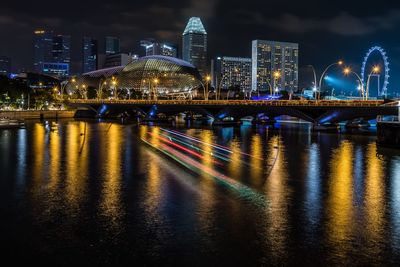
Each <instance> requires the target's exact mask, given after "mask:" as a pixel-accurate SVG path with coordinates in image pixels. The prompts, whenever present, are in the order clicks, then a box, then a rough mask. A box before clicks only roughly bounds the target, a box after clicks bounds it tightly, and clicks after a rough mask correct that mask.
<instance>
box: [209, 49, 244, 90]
mask: <svg viewBox="0 0 400 267" xmlns="http://www.w3.org/2000/svg"><path fill="white" fill-rule="evenodd" d="M216 63H217V66H216V70H217V71H218V72H219V73H218V74H217V75H216V77H217V80H216V86H217V87H219V86H220V88H221V89H228V88H230V87H239V88H240V91H242V92H250V90H251V58H241V57H218V58H217V60H216Z"/></svg>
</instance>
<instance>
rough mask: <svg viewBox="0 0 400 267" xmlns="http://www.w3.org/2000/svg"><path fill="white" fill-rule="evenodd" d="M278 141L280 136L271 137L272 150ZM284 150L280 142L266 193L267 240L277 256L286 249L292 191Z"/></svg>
mask: <svg viewBox="0 0 400 267" xmlns="http://www.w3.org/2000/svg"><path fill="white" fill-rule="evenodd" d="M278 141H279V136H275V137H273V138H271V140H270V142H269V144H268V146H269V150H270V151H273V150H274V146H276V144H277V142H278ZM284 150H285V147H284V146H283V144H280V153H279V154H278V156H277V158H276V161H275V165H274V167H273V168H272V170H271V173H270V174H269V175H268V176H267V177H266V180H265V194H266V197H267V200H268V204H269V206H268V209H267V210H266V212H267V214H266V220H267V229H266V235H267V240H269V241H271V242H272V245H271V250H272V253H273V254H274V256H276V257H278V256H279V255H280V253H281V252H282V251H285V250H286V249H285V247H286V241H287V237H288V235H289V233H288V216H289V215H288V210H287V206H288V200H289V199H290V195H291V191H290V190H289V188H288V185H287V179H288V173H287V163H286V160H285V155H284Z"/></svg>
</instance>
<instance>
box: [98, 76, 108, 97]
mask: <svg viewBox="0 0 400 267" xmlns="http://www.w3.org/2000/svg"><path fill="white" fill-rule="evenodd" d="M106 85H107V81H105V80H103V79H100V82H99V89H98V90H97V99H101V98H102V97H103V87H104V86H106Z"/></svg>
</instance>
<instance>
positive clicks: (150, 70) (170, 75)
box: [119, 55, 202, 97]
mask: <svg viewBox="0 0 400 267" xmlns="http://www.w3.org/2000/svg"><path fill="white" fill-rule="evenodd" d="M201 85H202V83H201V76H200V74H199V72H198V70H197V69H196V68H195V67H194V66H193V65H192V64H190V63H189V62H186V61H183V60H181V59H177V58H173V57H167V56H160V55H157V56H148V57H142V58H140V59H139V60H137V61H134V62H132V63H130V64H128V65H127V66H126V67H125V68H124V69H123V70H122V72H121V73H120V77H119V87H120V88H121V89H129V90H135V91H138V92H140V93H141V94H143V95H149V94H151V92H152V90H154V89H155V90H156V92H157V95H158V96H161V97H168V96H173V95H178V94H183V93H192V92H193V91H194V90H196V89H198V88H200V87H201Z"/></svg>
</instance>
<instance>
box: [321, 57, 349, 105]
mask: <svg viewBox="0 0 400 267" xmlns="http://www.w3.org/2000/svg"><path fill="white" fill-rule="evenodd" d="M336 65H338V66H342V65H343V61H342V60H339V61H338V62H334V63H332V64H330V65H329V66H328V67H326V68H325V70H324V71H323V72H322V74H321V77H320V79H319V83H318V88H317V92H319V94H318V95H319V97H320V96H321V88H322V81H323V79H324V77H325V74H326V73H327V72H328V70H329V69H330V68H332V67H333V66H336ZM315 86H317V85H316V84H315ZM319 97H318V98H319Z"/></svg>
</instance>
